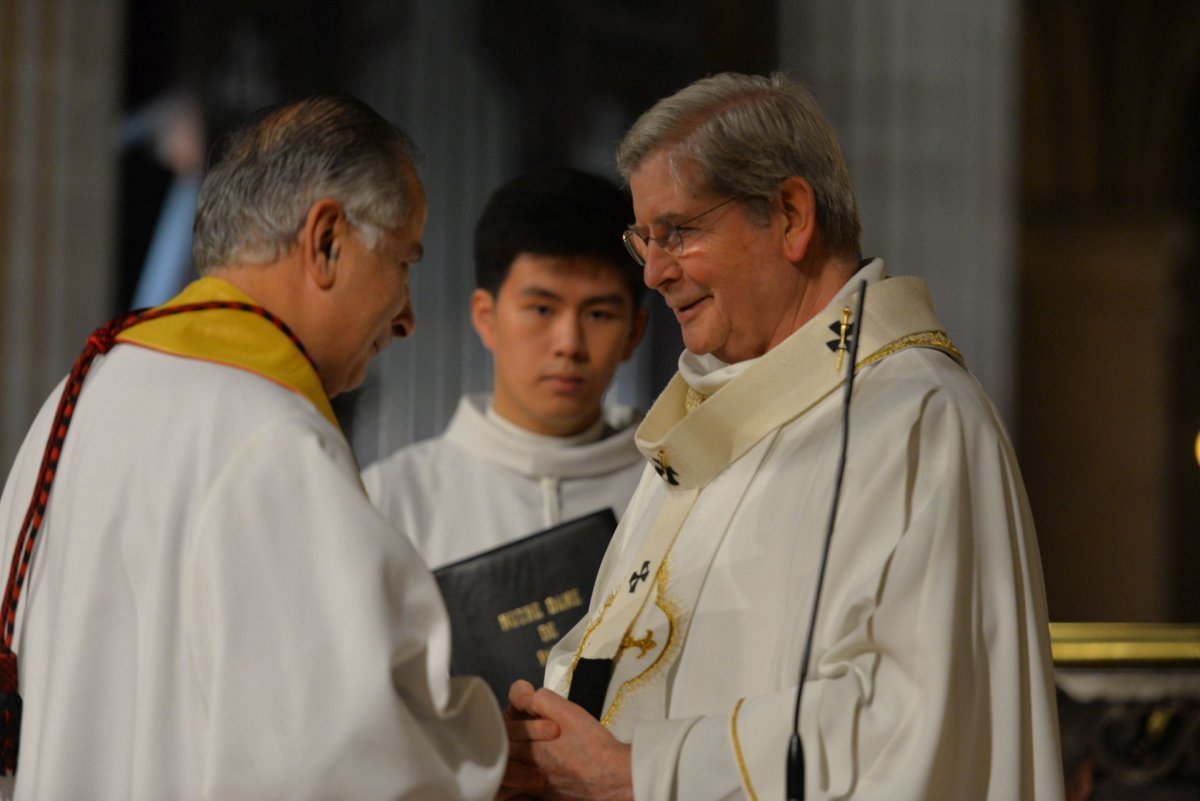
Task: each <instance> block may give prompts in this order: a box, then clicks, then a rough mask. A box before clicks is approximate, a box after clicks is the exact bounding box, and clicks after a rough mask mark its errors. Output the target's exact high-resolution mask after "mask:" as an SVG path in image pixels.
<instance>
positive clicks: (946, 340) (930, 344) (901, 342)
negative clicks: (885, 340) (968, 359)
mask: <svg viewBox="0 0 1200 801" xmlns="http://www.w3.org/2000/svg"><path fill="white" fill-rule="evenodd" d="M914 347H919V348H937V349H938V350H942V351H945V352H946V353H948V354H950V356H951V357H952V358H953V359H954V361H956V362H958V363H959V364H962V363H963V362H964V361H965V360H964V359H963V355H962V353H961V352H959V350H958V348H956V347H954V343H953V342H952V341H951V340H950V337H948V336H946V332H945V331H920V332H918V333H916V334H909V335H908V336H905V337H900V338H899V339H897V340H896V341H895V342H892V343H889V344H887V345H884V346H883V347H882V348H880V349H879V350H877V351H875V352H874V353H872V354H871V355H870V356H868V357H867V358H865V359H863V360H861V361H860V362H859V363H858V366H859V367H865V366H866V365H868V364H871V363H873V362H877V361H879V360H880V359H886V358H887V357H888V356H891V355H892V354H893V353H896V352H898V351H902V350H904V349H905V348H914Z"/></svg>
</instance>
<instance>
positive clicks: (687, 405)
mask: <svg viewBox="0 0 1200 801" xmlns="http://www.w3.org/2000/svg"><path fill="white" fill-rule="evenodd" d="M706 400H708V396H707V395H705V394H704V393H703V392H701V391H700V390H698V389H696V388H694V387H692V386H691V385H690V384H689V385H688V388H687V394H685V395H684V396H683V411H684V412H685V413H687V414H691V413H692V412H694V411H696V410H697V409H699V408H700V404H702V403H704V401H706Z"/></svg>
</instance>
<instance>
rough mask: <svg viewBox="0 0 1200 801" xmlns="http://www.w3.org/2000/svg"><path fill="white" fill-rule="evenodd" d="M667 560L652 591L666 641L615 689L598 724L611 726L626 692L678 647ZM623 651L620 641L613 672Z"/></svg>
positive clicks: (676, 609) (676, 614)
mask: <svg viewBox="0 0 1200 801" xmlns="http://www.w3.org/2000/svg"><path fill="white" fill-rule="evenodd" d="M667 562H668V560H667V559H665V558H664V559H663V563H662V565H661V566H660V567H659V568H658V574H657V575H656V576H655V584H656V585H657V586H656V587H655V592H654V605H655V606H657V607H658V608H659V609H661V610H662V613H663V614H664V615H666V617H667V641H666V642H665V643H664V644H663V647H662V650H661V651H659V652H658V656H656V657H655V658H654V661H653V662H652V663H651V664H650V666H649V667H648V668H646V669H645V670H643V671H642V672H641V673H639V674H637V675H636V676H634V677H633V678H631V679H629V680H627V681H626V682H625V683H624V684H622V685H621V689H619V690H617V694H616V695H615V696H613V702H612V704H611V705H610V706H609V707H608V711H606V712H605V713H604V717H602V718H601V719H600V725H602V726H603V727H604V728H606V729H607V728H609V727H611V726H612V721H613V718H615V717H616V716H617V715H618V714H619V713H620V711H621V702H622V701H624V700H625V695H626V692H630V693H632V692H633V691H634V690H636V689H638V688H639V687H641V686H642V685H643V684H645V683H646V682H648V681H650V680H651V679H652V678H654V677H655V675H654V674H657V673H658V672H659V670H660V668H661V667H662V664H663V661H664V660H666V659H667V657H668V656H674V655H675V652H676V651H678V650H679V648H680V642H679V638H678V637H676V636H675V633H676V632H677V631H678V630H679V626H678V625H677V621H678V619H679V614H680V613H679V604H677V603H675V602H674V601H673V600H671V599H670V598H668V597H667V594H666V590H665V589H664V588H665V587H666V585H667V578H668V576H669V571H668V570H667ZM640 617H641V615H640V614H639V615H638V618H640ZM638 618H635V619H634V620H633V622H632V623H630V624H629V625H630V627H632V626H634V625H636V623H637V619H638ZM580 650H581V651H582V650H583V649H582V648H581V649H580ZM624 651H625V647H624V643H622V645H621V647H620V648H618V649H617V653H616V655H615V656H613V671H614V672H615V671H616V667H617V662H618V660H620V658H621V654H622V653H624Z"/></svg>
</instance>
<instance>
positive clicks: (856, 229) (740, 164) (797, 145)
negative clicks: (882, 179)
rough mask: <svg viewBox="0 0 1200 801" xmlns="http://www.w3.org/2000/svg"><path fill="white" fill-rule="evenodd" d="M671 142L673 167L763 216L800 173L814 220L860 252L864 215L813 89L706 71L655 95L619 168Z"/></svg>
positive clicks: (826, 234) (631, 167) (842, 245)
mask: <svg viewBox="0 0 1200 801" xmlns="http://www.w3.org/2000/svg"><path fill="white" fill-rule="evenodd" d="M663 150H668V151H669V155H668V164H669V165H670V169H671V174H672V175H673V176H674V177H675V178H676V180H680V179H681V176H682V175H683V167H684V166H686V165H687V164H689V163H690V164H694V165H696V166H697V167H699V169H700V175H701V180H702V181H703V184H704V186H703V187H701V188H706V189H708V190H710V191H712V192H713V193H715V194H718V195H723V196H725V197H737V198H745V199H746V201H747V202H746V205H747V208H748V210H749V211H750V213H751V214H752V216H753V217H755V218H756V219H757V220H758V221H760V222H763V223H765V221H766V212H767V208H768V205H769V203H770V201H771V199H772V198H773V197H774V195H775V193H776V192H777V191H778V190H779V185H780V183H781V182H782V181H783V180H784V179H785V178H788V177H791V176H799V177H801V178H804V179H805V180H807V181H808V183H809V184H810V185H811V186H812V189H813V194H814V195H815V198H816V207H817V210H816V215H817V226H818V228H819V229H820V231H821V236H822V241H823V242H824V244H825V247H827V248H828V249H829V250H830V251H832V252H834V253H837V254H842V255H847V256H851V257H853V258H856V259H857V258H858V257H859V255H860V251H861V246H860V244H859V240H860V238H861V236H862V224H861V223H860V222H859V217H858V205H857V203H856V202H855V199H854V188H853V187H852V185H851V183H850V171H849V170H848V169H847V168H846V162H845V160H844V159H843V158H842V150H841V147H839V145H838V142H837V137H836V136H835V135H834V133H833V128H831V127H830V125H829V123H828V121H826V119H825V116H824V114H822V113H821V109H820V107H819V106H818V105H817V101H816V100H815V99H814V98H813V96H812V94H811V93H810V92H809V91H808V90H807V89H806V88H804V87H803V86H801V85H800V84H797V83H794V82H792V81H791V80H789V79H788V77H787V76H786V75H783V74H782V73H774V74H772V75H770V76H769V77H767V76H762V75H741V74H738V73H733V72H725V73H721V74H719V75H713V76H710V77H708V78H703V79H701V80H699V81H696V82H695V83H693V84H691V85H690V86H687V87H685V88H684V89H682V90H680V91H679V92H676V93H675V94H674V95H671V96H670V97H667V98H664V99H662V100H660V101H658V102H657V103H655V104H654V106H653V107H652V108H650V110H649V111H646V112H645V113H644V114H642V116H641V117H639V118H638V120H637V122H635V123H634V125H633V127H632V128H630V129H629V132H628V133H627V134H626V135H625V138H624V139H623V140H622V141H621V144H620V147H619V148H618V149H617V168H618V169H619V170H620V172H621V175H622V176H623V177H624V178H625V179H626V180H629V176H630V175H631V174H632V173H633V172H634V171H636V170H637V168H638V167H639V166H641V164H642V163H643V162H644V161H645V160H646V159H648V158H650V157H651V156H653V155H655V154H657V153H659V152H661V151H663Z"/></svg>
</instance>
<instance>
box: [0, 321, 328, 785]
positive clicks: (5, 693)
mask: <svg viewBox="0 0 1200 801" xmlns="http://www.w3.org/2000/svg"><path fill="white" fill-rule="evenodd" d="M212 309H233V310H237V311H246V312H250V313H252V314H257V315H259V316H260V317H263V318H264V319H266V320H268V321H270V322H271V323H272V324H274V325H275V326H276V327H277V328H278V329H279V330H280V331H281V332H282V333H283V334H284V335H285V336H287V338H288V339H289V340H291V342H292V344H293V345H295V346H296V349H297V350H299V351H300V353H301V354H302V355H303V356H304V357H305V358H306V359H309V356H308V351H306V350H305V349H304V345H303V344H302V343H301V342H300V339H299V338H298V337H297V336H296V335H295V334H294V333H293V332H292V330H291V329H290V328H288V326H287V325H286V324H285V323H284V322H283V321H282V320H280V319H279V318H278V317H276V316H275V315H273V314H271V313H270V312H269V311H267V310H266V309H264V308H262V307H261V306H255V305H253V304H251V303H241V302H237V301H208V302H205V303H187V304H181V305H179V306H167V307H162V308H157V309H146V310H141V311H131V312H126V313H125V314H122V315H120V316H118V317H115V318H113V319H112V320H110V321H109V322H107V323H105V324H104V325H102V326H101V327H100V328H97V329H96V330H95V331H94V332H92V334H91V335H90V336H89V337H88V338H87V345H86V347H84V349H83V352H82V353H80V354H79V358H77V359H76V360H75V365H74V366H73V367H72V368H71V374H70V375H69V376H68V377H67V383H66V386H64V387H63V392H62V395H61V396H60V397H59V400H58V409H57V410H56V411H55V413H54V422H53V424H52V425H51V426H50V437H49V439H48V440H47V442H46V449H45V451H43V453H42V462H41V466H40V467H39V468H38V475H37V482H36V483H35V484H34V489H33V497H32V498H31V499H30V501H29V508H28V509H27V510H26V512H25V520H24V522H23V523H21V531H20V534H19V535H18V536H17V541H16V547H15V548H14V550H13V557H12V562H11V563H10V565H9V571H8V585H7V587H6V588H5V590H4V601H3V604H2V605H0V630H2V631H3V638H0V776H2V775H10V774H15V773H16V768H17V754H18V751H19V745H20V733H21V696H20V693H19V683H18V671H17V655H16V654H15V653H14V652H13V650H12V640H13V632H14V631H15V629H16V619H17V605H18V603H19V602H20V600H21V591H22V589H23V588H24V586H25V580H26V578H27V577H28V573H29V565H30V560H31V559H32V557H33V548H34V545H35V544H36V543H37V536H38V533H39V532H40V530H41V527H42V520H43V518H44V517H45V514H46V505H47V504H48V503H49V501H50V489H51V487H52V486H53V485H54V476H55V474H56V473H57V471H58V460H59V457H60V456H61V455H62V449H63V443H64V442H65V441H66V438H67V430H68V429H69V428H70V425H71V418H72V416H73V415H74V414H75V407H76V405H77V404H78V402H79V393H80V391H81V390H82V388H83V382H84V379H85V378H87V374H88V371H89V370H90V369H91V367H92V361H93V360H94V359H95V358H96V357H97V356H100V355H102V354H105V353H108V351H109V350H111V349H112V347H113V345H115V344H116V337H117V335H118V334H120V333H121V332H122V331H124V330H125V329H126V328H129V327H131V326H134V325H137V324H138V323H144V322H147V321H150V320H157V319H158V318H160V317H170V316H172V315H175V314H182V313H185V312H198V311H209V310H212ZM309 360H310V362H311V359H309Z"/></svg>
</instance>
